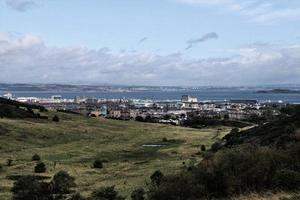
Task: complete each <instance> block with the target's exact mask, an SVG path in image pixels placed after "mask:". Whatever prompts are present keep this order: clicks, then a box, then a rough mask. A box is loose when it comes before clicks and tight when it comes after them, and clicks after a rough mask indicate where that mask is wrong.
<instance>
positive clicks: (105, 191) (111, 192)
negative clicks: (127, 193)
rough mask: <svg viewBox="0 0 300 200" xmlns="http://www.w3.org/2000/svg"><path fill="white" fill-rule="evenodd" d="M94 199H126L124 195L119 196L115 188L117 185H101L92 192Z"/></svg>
mask: <svg viewBox="0 0 300 200" xmlns="http://www.w3.org/2000/svg"><path fill="white" fill-rule="evenodd" d="M92 200H125V198H124V197H122V196H119V195H118V192H117V191H116V190H115V186H111V187H101V188H99V189H98V190H95V191H94V192H93V193H92Z"/></svg>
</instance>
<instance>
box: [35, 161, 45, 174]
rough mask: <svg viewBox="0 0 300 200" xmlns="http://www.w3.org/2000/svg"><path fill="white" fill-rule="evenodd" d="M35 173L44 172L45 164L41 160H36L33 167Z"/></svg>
mask: <svg viewBox="0 0 300 200" xmlns="http://www.w3.org/2000/svg"><path fill="white" fill-rule="evenodd" d="M34 172H35V173H44V172H46V165H45V164H44V163H43V162H38V163H37V164H36V165H35V167H34Z"/></svg>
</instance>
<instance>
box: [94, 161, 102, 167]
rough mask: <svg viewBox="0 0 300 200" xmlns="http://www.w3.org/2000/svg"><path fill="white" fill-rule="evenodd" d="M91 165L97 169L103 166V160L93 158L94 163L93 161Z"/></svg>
mask: <svg viewBox="0 0 300 200" xmlns="http://www.w3.org/2000/svg"><path fill="white" fill-rule="evenodd" d="M93 167H94V168H98V169H101V168H103V162H102V160H95V161H94V163H93Z"/></svg>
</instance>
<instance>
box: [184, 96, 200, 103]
mask: <svg viewBox="0 0 300 200" xmlns="http://www.w3.org/2000/svg"><path fill="white" fill-rule="evenodd" d="M181 101H182V102H183V103H197V102H198V99H197V97H193V96H189V95H182V98H181Z"/></svg>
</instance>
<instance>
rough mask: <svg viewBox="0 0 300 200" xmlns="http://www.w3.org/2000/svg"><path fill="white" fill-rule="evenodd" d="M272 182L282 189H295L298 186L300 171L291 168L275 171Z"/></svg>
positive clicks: (299, 183)
mask: <svg viewBox="0 0 300 200" xmlns="http://www.w3.org/2000/svg"><path fill="white" fill-rule="evenodd" d="M273 184H274V186H275V187H277V188H280V189H283V190H292V191H294V190H297V189H299V188H300V173H299V172H295V171H293V170H280V171H277V172H276V174H275V176H274V178H273Z"/></svg>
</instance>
